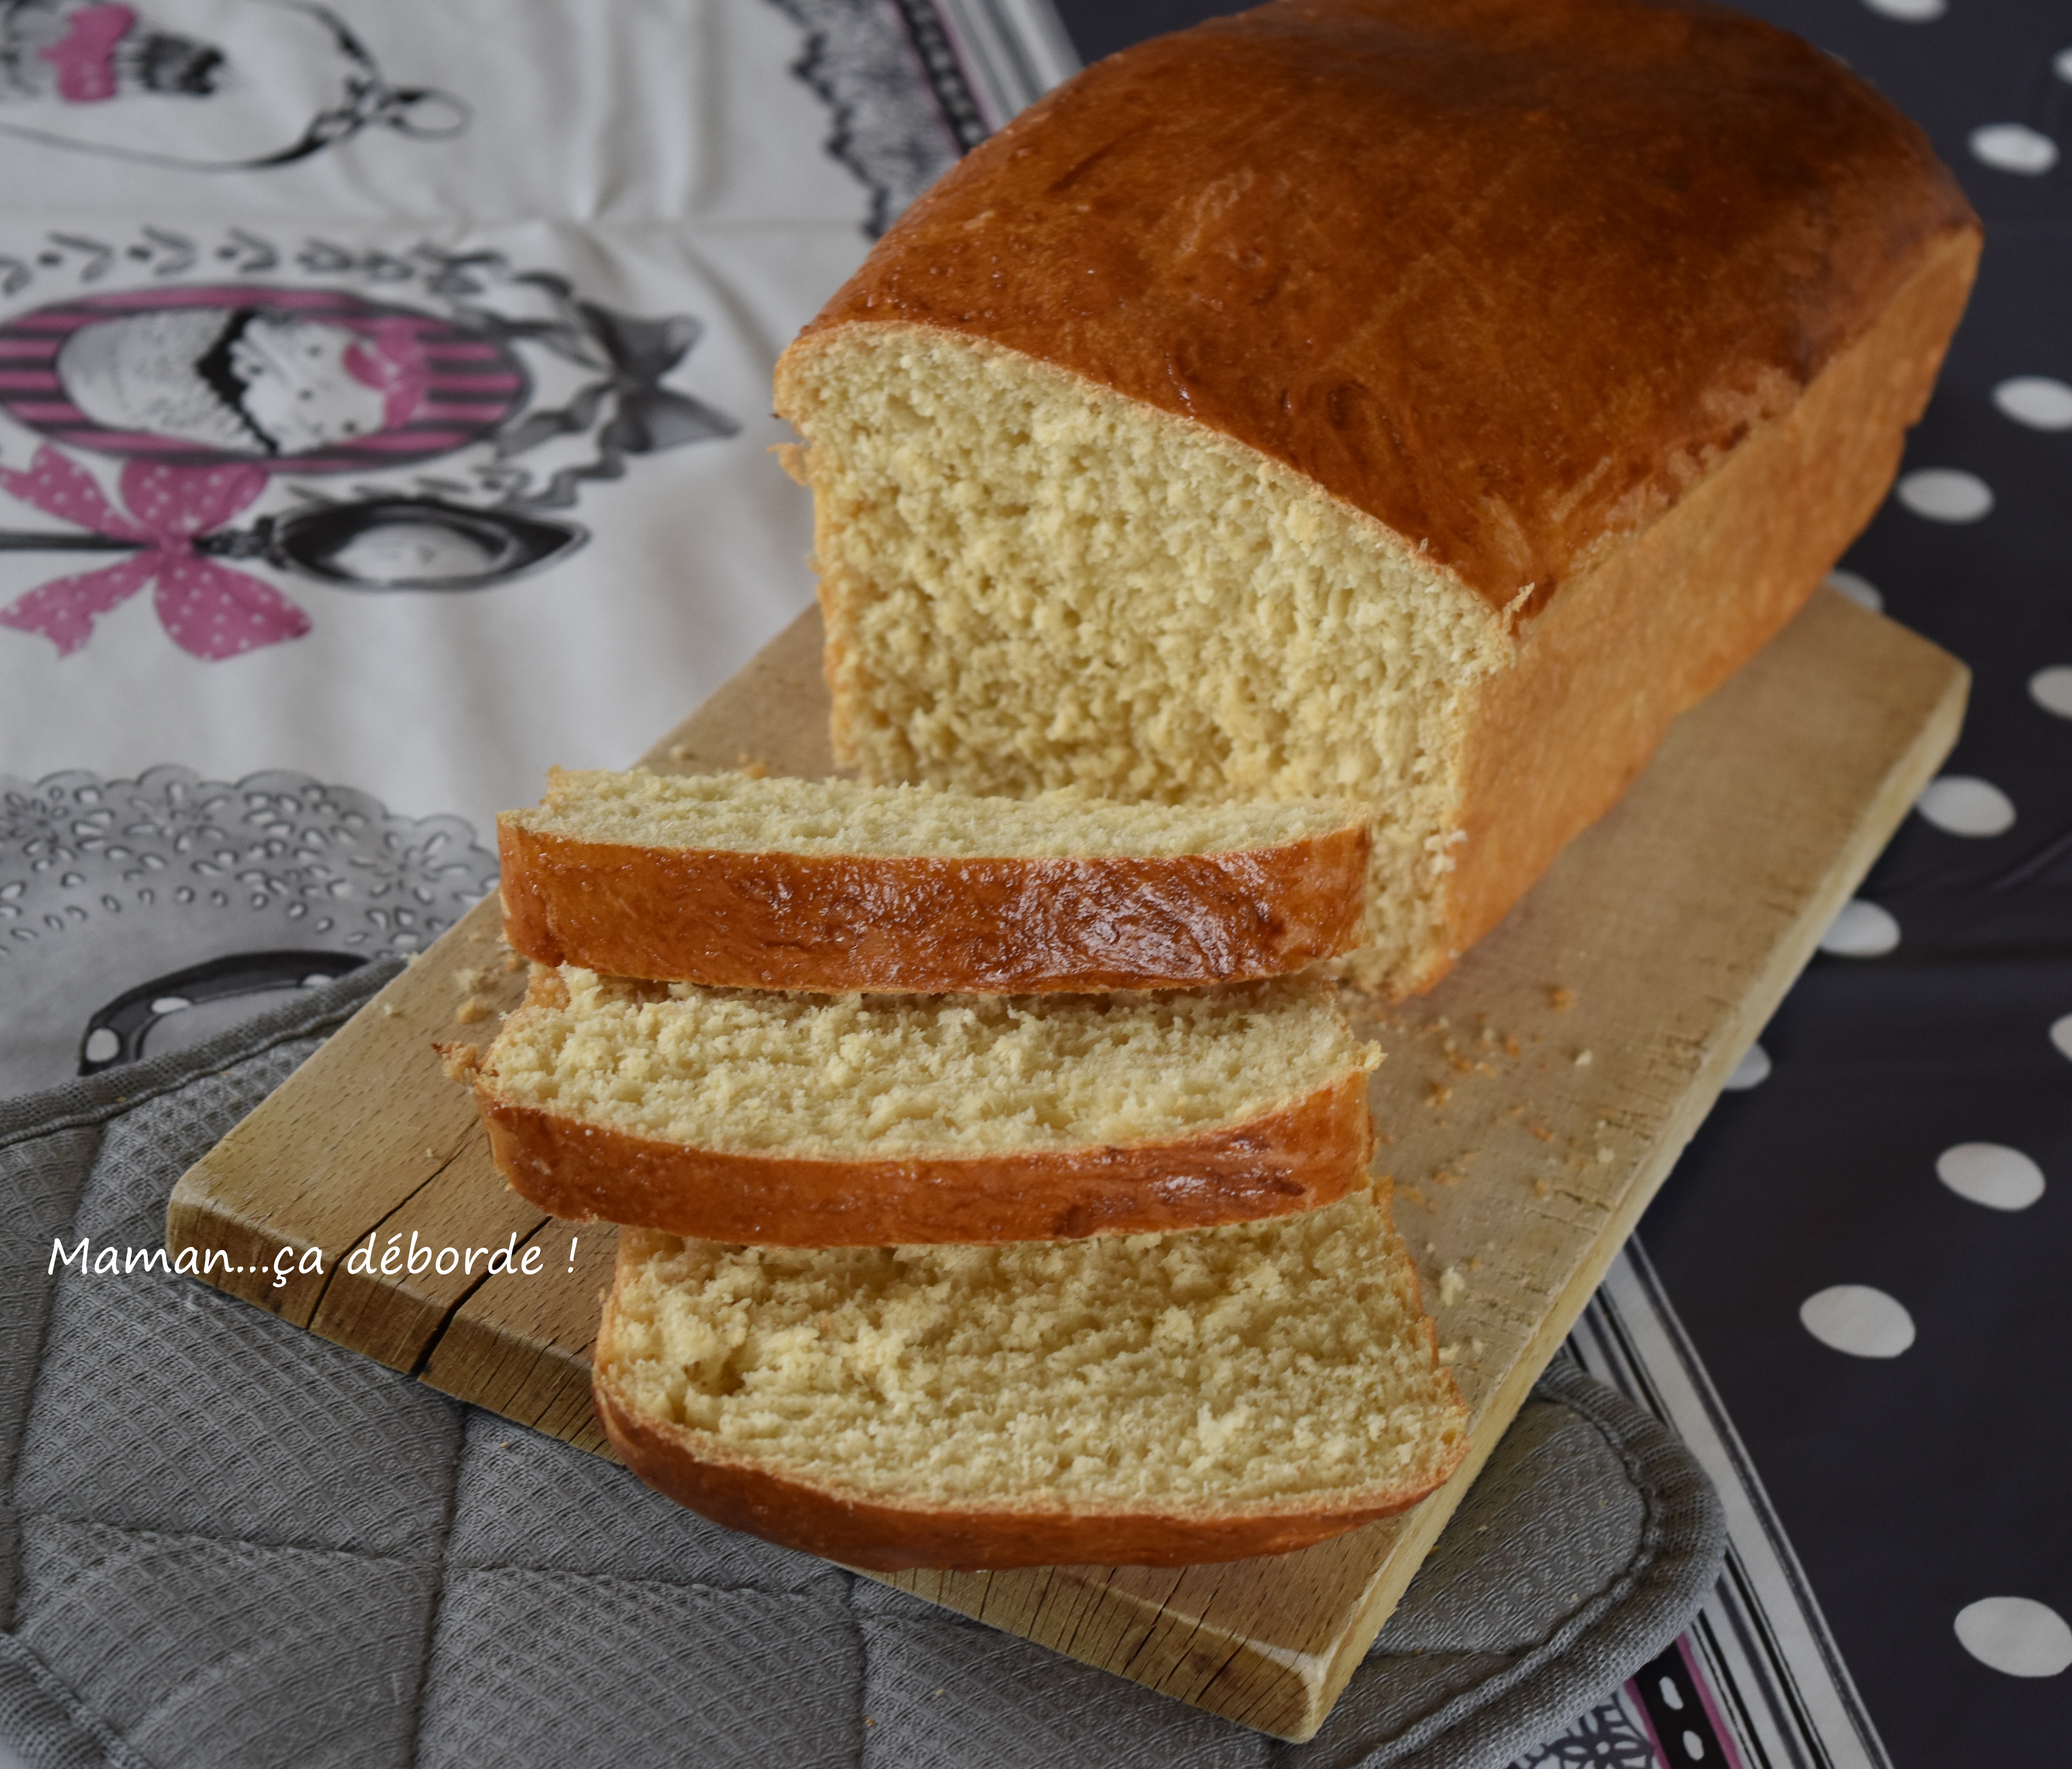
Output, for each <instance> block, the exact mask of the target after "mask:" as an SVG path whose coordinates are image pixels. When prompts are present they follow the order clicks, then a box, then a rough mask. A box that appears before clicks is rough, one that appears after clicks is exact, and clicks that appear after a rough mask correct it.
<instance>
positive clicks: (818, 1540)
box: [590, 1303, 1467, 1572]
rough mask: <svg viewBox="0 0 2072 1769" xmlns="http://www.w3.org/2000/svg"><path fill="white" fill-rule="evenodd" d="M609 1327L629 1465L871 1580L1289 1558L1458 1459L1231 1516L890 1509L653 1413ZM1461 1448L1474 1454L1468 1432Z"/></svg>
mask: <svg viewBox="0 0 2072 1769" xmlns="http://www.w3.org/2000/svg"><path fill="white" fill-rule="evenodd" d="M1428 1330H1429V1329H1428ZM612 1332H613V1319H612V1310H611V1304H610V1303H606V1307H605V1315H604V1323H603V1325H602V1327H601V1328H600V1329H599V1332H598V1357H597V1359H596V1362H595V1365H594V1370H593V1374H592V1377H591V1385H590V1392H591V1396H592V1398H593V1400H594V1402H595V1405H596V1407H597V1416H598V1422H600V1423H601V1424H602V1426H603V1427H604V1432H605V1435H606V1437H608V1438H609V1439H611V1447H613V1448H614V1449H615V1450H616V1451H618V1452H619V1459H621V1460H622V1461H623V1462H624V1463H626V1465H627V1467H629V1468H631V1470H632V1471H634V1473H635V1474H636V1475H638V1476H639V1477H640V1479H641V1480H644V1481H646V1482H647V1484H648V1485H649V1486H651V1487H653V1488H655V1489H656V1491H657V1492H664V1493H666V1494H667V1495H668V1496H669V1497H670V1498H672V1499H674V1500H676V1502H677V1503H678V1504H682V1505H688V1506H689V1508H691V1509H692V1510H693V1511H695V1512H698V1513H700V1514H701V1516H703V1517H709V1518H711V1519H712V1521H713V1522H715V1523H717V1524H723V1525H726V1527H727V1528H728V1529H740V1530H745V1531H746V1532H747V1533H749V1534H750V1535H752V1536H760V1537H763V1540H764V1541H774V1542H775V1543H777V1544H778V1545H779V1546H781V1547H785V1548H796V1549H800V1550H801V1551H802V1552H804V1553H806V1554H820V1555H823V1556H824V1557H825V1558H828V1559H829V1560H838V1561H842V1562H845V1563H846V1564H848V1565H849V1566H861V1567H865V1568H868V1569H869V1570H871V1571H874V1572H898V1571H899V1570H902V1569H903V1568H906V1567H909V1566H955V1567H970V1568H989V1569H993V1570H999V1569H1003V1568H1006V1567H1010V1566H1195V1565H1198V1564H1201V1563H1202V1562H1210V1561H1226V1560H1248V1559H1251V1558H1253V1557H1254V1556H1256V1555H1259V1554H1288V1553H1289V1552H1291V1551H1293V1549H1297V1548H1306V1547H1308V1546H1309V1545H1311V1544H1312V1543H1313V1542H1318V1541H1327V1540H1328V1539H1329V1538H1330V1537H1333V1536H1339V1535H1343V1534H1344V1533H1346V1531H1347V1530H1349V1529H1358V1528H1359V1526H1360V1525H1362V1524H1367V1523H1373V1522H1375V1521H1378V1520H1379V1519H1380V1518H1383V1517H1394V1516H1396V1514H1397V1513H1398V1512H1403V1511H1407V1510H1408V1509H1409V1508H1410V1507H1411V1506H1412V1505H1414V1504H1416V1503H1417V1502H1418V1500H1420V1499H1422V1498H1424V1497H1425V1496H1427V1495H1428V1494H1429V1493H1431V1492H1434V1491H1435V1490H1437V1488H1438V1487H1440V1486H1441V1484H1444V1482H1445V1479H1446V1477H1447V1476H1450V1475H1451V1474H1452V1472H1453V1468H1454V1467H1457V1465H1458V1458H1456V1459H1455V1461H1454V1462H1453V1463H1449V1465H1448V1466H1447V1467H1445V1469H1444V1470H1442V1471H1440V1472H1439V1473H1438V1474H1437V1476H1435V1477H1434V1478H1433V1479H1431V1480H1427V1481H1425V1482H1423V1483H1421V1484H1413V1485H1410V1486H1406V1487H1402V1488H1396V1489H1394V1490H1392V1491H1386V1492H1373V1491H1368V1492H1350V1493H1334V1494H1328V1495H1322V1496H1305V1497H1304V1498H1302V1499H1299V1500H1295V1501H1293V1502H1291V1503H1286V1504H1252V1505H1244V1506H1232V1507H1231V1508H1229V1509H1227V1510H1220V1511H1219V1510H1210V1509H1207V1508H1204V1509H1203V1510H1202V1511H1199V1512H1178V1511H1142V1512H1125V1511H1096V1510H1073V1509H1069V1508H1065V1507H1063V1506H1059V1507H1055V1508H1045V1507H1042V1506H1039V1505H1024V1506H1013V1507H1009V1506H1000V1507H995V1508H976V1507H973V1508H952V1507H948V1506H933V1505H927V1504H903V1505H902V1504H886V1503H885V1502H884V1501H882V1500H876V1499H871V1498H868V1497H865V1496H863V1495H861V1494H859V1493H848V1492H841V1490H839V1489H836V1488H825V1487H820V1486H814V1485H811V1484H808V1483H806V1482H804V1481H801V1480H793V1479H791V1478H789V1477H787V1476H784V1475H782V1474H779V1473H777V1472H775V1471H773V1470H771V1468H769V1467H766V1466H764V1465H763V1464H761V1463H757V1462H755V1461H754V1460H752V1459H748V1458H745V1457H741V1456H738V1455H730V1454H728V1452H727V1450H726V1446H725V1445H723V1444H722V1443H721V1442H720V1441H719V1440H718V1439H716V1438H713V1436H711V1435H710V1434H708V1433H705V1432H702V1431H696V1430H691V1429H690V1428H689V1427H688V1426H680V1425H673V1424H668V1423H665V1422H660V1421H657V1420H655V1419H652V1418H644V1417H643V1416H642V1415H641V1414H639V1413H638V1412H636V1411H635V1410H634V1409H633V1408H632V1407H631V1406H628V1405H627V1403H626V1402H624V1401H623V1400H622V1399H621V1398H619V1394H618V1393H617V1392H616V1391H615V1389H614V1388H613V1386H612V1384H611V1377H610V1373H609V1372H610V1365H611V1358H610V1352H609V1348H610V1344H611V1334H612ZM1460 1449H1461V1455H1466V1452H1467V1439H1466V1434H1463V1435H1462V1437H1461V1445H1460Z"/></svg>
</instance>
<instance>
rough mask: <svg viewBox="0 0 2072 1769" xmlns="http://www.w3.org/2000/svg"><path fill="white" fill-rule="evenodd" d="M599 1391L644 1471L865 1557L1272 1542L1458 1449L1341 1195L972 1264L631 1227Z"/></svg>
mask: <svg viewBox="0 0 2072 1769" xmlns="http://www.w3.org/2000/svg"><path fill="white" fill-rule="evenodd" d="M596 1380H597V1384H598V1392H599V1396H600V1399H601V1401H602V1402H607V1403H608V1404H606V1406H605V1409H604V1410H605V1411H606V1416H607V1418H611V1417H612V1416H613V1415H614V1414H616V1415H617V1417H618V1419H619V1424H620V1427H621V1429H620V1430H619V1431H615V1437H618V1436H620V1435H623V1436H625V1437H626V1438H627V1440H628V1442H629V1443H633V1444H634V1448H635V1454H634V1455H631V1456H630V1457H629V1460H630V1461H631V1463H632V1465H633V1466H634V1467H635V1469H636V1471H639V1472H641V1473H642V1474H643V1477H644V1478H648V1479H649V1480H651V1481H652V1482H654V1483H655V1484H659V1485H661V1486H663V1487H664V1490H667V1491H671V1492H674V1493H676V1496H679V1497H682V1498H685V1500H686V1501H687V1502H689V1503H691V1504H694V1505H696V1504H700V1501H701V1497H702V1499H703V1500H704V1502H705V1503H704V1507H703V1508H710V1509H711V1510H712V1512H713V1514H714V1515H716V1516H720V1517H721V1521H726V1522H729V1523H730V1524H734V1525H737V1526H741V1527H747V1528H751V1529H757V1530H758V1531H759V1533H763V1534H765V1535H767V1536H770V1537H771V1538H772V1539H774V1540H777V1541H786V1542H788V1543H789V1544H790V1545H794V1546H800V1547H804V1548H808V1549H811V1550H812V1551H814V1552H818V1553H824V1554H837V1555H840V1556H843V1557H845V1558H853V1559H856V1560H857V1561H858V1562H860V1563H861V1564H865V1565H870V1566H926V1565H962V1566H1009V1565H1037V1564H1044V1563H1048V1562H1071V1561H1087V1560H1111V1561H1116V1562H1130V1561H1132V1560H1136V1561H1139V1562H1153V1563H1159V1564H1178V1563H1182V1562H1185V1561H1187V1560H1190V1559H1192V1560H1217V1559H1231V1558H1242V1557H1244V1556H1246V1555H1248V1554H1259V1553H1268V1552H1280V1551H1285V1549H1289V1548H1293V1547H1296V1546H1300V1545H1304V1544H1305V1542H1307V1541H1317V1540H1321V1539H1323V1538H1324V1537H1328V1536H1330V1535H1332V1534H1335V1533H1341V1532H1342V1531H1343V1530H1345V1529H1350V1528H1353V1527H1355V1526H1356V1525H1359V1524H1360V1523H1363V1522H1365V1521H1371V1519H1373V1518H1375V1517H1382V1516H1387V1515H1389V1514H1391V1513H1392V1512H1396V1511H1399V1510H1401V1509H1403V1508H1406V1507H1408V1505H1410V1504H1414V1503H1416V1500H1418V1499H1420V1498H1421V1497H1423V1496H1424V1495H1425V1494H1426V1493H1428V1492H1431V1491H1432V1490H1433V1488H1436V1487H1437V1486H1438V1485H1439V1484H1441V1482H1443V1481H1444V1480H1445V1478H1446V1477H1447V1476H1449V1474H1450V1473H1451V1472H1452V1471H1453V1469H1454V1468H1455V1467H1457V1465H1458V1464H1459V1463H1460V1461H1461V1459H1462V1457H1463V1456H1464V1455H1466V1446H1467V1437H1466V1409H1465V1407H1464V1406H1463V1404H1462V1402H1461V1399H1460V1396H1459V1394H1458V1392H1457V1389H1455V1388H1454V1385H1453V1379H1452V1377H1450V1375H1449V1373H1447V1371H1446V1370H1445V1368H1444V1367H1443V1366H1442V1365H1441V1364H1440V1362H1439V1361H1438V1356H1437V1350H1436V1348H1435V1346H1434V1344H1433V1335H1432V1331H1431V1325H1430V1323H1429V1320H1428V1319H1427V1317H1426V1316H1425V1315H1424V1311H1423V1309H1422V1307H1421V1305H1420V1301H1419V1297H1418V1291H1417V1281H1416V1272H1415V1270H1414V1268H1413V1267H1412V1265H1411V1262H1410V1260H1409V1258H1408V1254H1407V1253H1406V1252H1405V1250H1404V1247H1403V1245H1402V1242H1401V1240H1400V1237H1398V1236H1397V1235H1396V1233H1395V1232H1394V1230H1393V1229H1392V1226H1391V1225H1390V1224H1389V1221H1388V1219H1387V1211H1386V1209H1385V1207H1384V1206H1383V1205H1381V1204H1379V1203H1378V1202H1377V1201H1376V1200H1375V1197H1374V1196H1373V1195H1372V1194H1371V1192H1367V1191H1364V1190H1363V1191H1361V1192H1358V1193H1355V1195H1354V1196H1350V1197H1348V1198H1346V1199H1345V1200H1344V1201H1342V1202H1340V1203H1338V1204H1337V1205H1332V1206H1330V1207H1329V1208H1326V1209H1321V1210H1315V1211H1311V1212H1308V1213H1305V1214H1303V1215H1301V1216H1298V1217H1289V1218H1285V1219H1282V1220H1281V1221H1276V1222H1272V1223H1262V1224H1246V1225H1238V1226H1234V1227H1228V1228H1222V1229H1205V1230H1199V1231H1195V1232H1194V1233H1186V1234H1180V1235H1169V1236H1148V1235H1147V1236H1133V1237H1116V1238H1112V1239H1108V1240H1102V1241H1092V1242H1070V1243H1054V1244H1045V1243H1022V1244H1017V1245H1013V1246H1003V1247H989V1248H943V1247H911V1246H910V1247H899V1248H870V1249H863V1248H858V1249H853V1250H839V1251H818V1252H808V1251H803V1250H779V1249H771V1248H743V1247H737V1246H720V1245H717V1244H714V1243H711V1242H693V1241H681V1240H678V1239H676V1238H674V1237H667V1236H657V1235H652V1234H647V1233H637V1232H629V1233H627V1235H626V1236H625V1237H623V1239H622V1242H621V1244H620V1254H619V1272H618V1277H617V1279H616V1282H615V1285H614V1287H613V1291H612V1296H611V1302H610V1303H609V1306H608V1308H607V1312H606V1322H605V1326H604V1328H603V1330H602V1334H601V1336H600V1339H599V1343H598V1361H597V1375H596ZM635 1439H637V1440H638V1441H637V1442H635ZM622 1447H625V1446H623V1445H622ZM859 1513H861V1514H862V1515H863V1517H864V1518H865V1523H864V1525H863V1526H862V1527H863V1529H864V1536H863V1538H862V1539H861V1540H859V1539H857V1533H856V1529H857V1526H855V1525H853V1523H845V1521H844V1520H845V1518H851V1519H853V1517H856V1516H857V1515H858V1514H859ZM1132 1544H1135V1547H1136V1551H1134V1552H1133V1551H1131V1545H1132Z"/></svg>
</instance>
